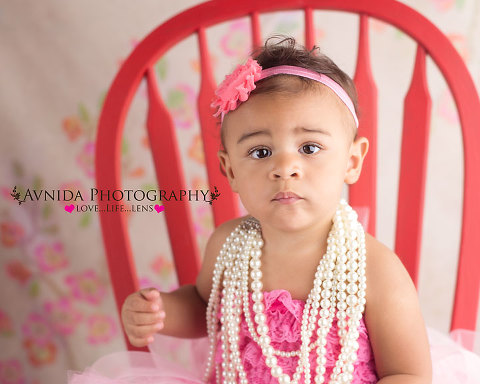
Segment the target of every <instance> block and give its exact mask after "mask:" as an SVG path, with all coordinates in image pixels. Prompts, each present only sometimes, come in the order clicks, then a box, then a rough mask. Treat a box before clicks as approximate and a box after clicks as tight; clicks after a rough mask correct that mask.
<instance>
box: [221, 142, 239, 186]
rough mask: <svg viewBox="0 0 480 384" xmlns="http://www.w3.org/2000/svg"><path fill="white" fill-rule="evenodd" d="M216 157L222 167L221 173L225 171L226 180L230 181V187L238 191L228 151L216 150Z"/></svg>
mask: <svg viewBox="0 0 480 384" xmlns="http://www.w3.org/2000/svg"><path fill="white" fill-rule="evenodd" d="M217 157H218V159H219V160H220V168H223V171H224V172H222V173H225V175H226V176H227V178H228V182H229V183H230V187H231V188H232V191H233V192H238V189H237V182H236V179H235V175H234V173H233V169H232V165H231V163H230V157H229V156H228V153H227V152H226V151H224V150H220V151H218V152H217Z"/></svg>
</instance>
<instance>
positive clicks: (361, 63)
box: [348, 14, 378, 236]
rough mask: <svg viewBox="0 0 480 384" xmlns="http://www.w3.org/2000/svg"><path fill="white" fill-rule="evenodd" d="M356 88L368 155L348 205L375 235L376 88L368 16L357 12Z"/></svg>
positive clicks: (360, 126) (361, 127)
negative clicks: (364, 220) (365, 215)
mask: <svg viewBox="0 0 480 384" xmlns="http://www.w3.org/2000/svg"><path fill="white" fill-rule="evenodd" d="M354 82H355V86H356V87H357V91H358V106H359V110H360V111H359V115H360V116H359V120H360V123H359V127H358V135H359V136H365V137H366V138H368V140H369V149H368V155H367V157H366V159H365V161H364V163H363V168H362V176H361V177H360V179H359V180H358V181H357V182H356V183H355V184H353V185H350V186H349V196H348V199H349V202H350V205H351V206H352V207H353V208H355V209H357V210H358V211H359V216H360V215H361V214H362V213H365V212H366V214H367V215H368V219H367V222H368V228H367V230H368V232H369V233H370V234H372V235H373V236H375V227H376V225H375V222H376V201H377V197H376V196H377V109H378V107H377V87H376V85H375V81H374V80H373V76H372V69H371V66H370V47H369V37H368V17H367V16H366V15H364V14H362V15H360V28H359V38H358V54H357V66H356V69H355V76H354Z"/></svg>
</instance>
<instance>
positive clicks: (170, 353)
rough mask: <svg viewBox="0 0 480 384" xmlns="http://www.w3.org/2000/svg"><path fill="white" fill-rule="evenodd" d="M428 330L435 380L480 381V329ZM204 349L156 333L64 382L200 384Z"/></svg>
mask: <svg viewBox="0 0 480 384" xmlns="http://www.w3.org/2000/svg"><path fill="white" fill-rule="evenodd" d="M427 331H428V338H429V342H430V351H431V355H432V367H433V381H432V382H433V384H480V332H473V331H466V330H456V331H453V332H451V333H450V335H449V336H447V335H445V334H443V333H441V332H438V331H436V330H434V329H432V328H429V327H427ZM466 348H471V349H472V351H470V350H468V349H466ZM207 352H208V340H207V338H201V339H177V338H173V337H168V336H161V335H157V336H156V338H155V341H154V342H153V343H152V344H151V346H150V353H148V352H126V351H123V352H116V353H112V354H109V355H106V356H104V357H102V358H100V359H99V360H97V361H96V362H95V363H94V364H93V365H92V366H91V367H90V368H88V369H86V370H85V371H84V372H73V371H69V372H68V376H69V380H68V383H69V384H86V383H88V384H113V383H119V384H127V383H128V384H164V383H165V384H167V383H168V384H176V383H186V384H200V383H202V382H203V376H204V373H205V367H206V356H207ZM212 382H214V380H212Z"/></svg>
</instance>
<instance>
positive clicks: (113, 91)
mask: <svg viewBox="0 0 480 384" xmlns="http://www.w3.org/2000/svg"><path fill="white" fill-rule="evenodd" d="M298 9H301V10H303V12H304V17H305V42H306V46H307V48H311V47H313V45H314V23H313V11H314V10H336V11H345V12H351V13H356V14H358V15H359V18H360V30H359V39H358V54H357V64H356V70H355V76H354V81H355V84H356V86H357V90H358V93H359V106H360V109H361V111H362V114H361V118H360V126H359V134H360V135H361V136H366V137H367V138H368V139H369V142H370V148H369V154H368V156H367V158H366V160H365V163H364V168H363V170H362V177H361V178H360V180H359V181H358V182H357V183H356V184H354V185H351V186H350V187H349V202H350V204H351V205H352V206H353V207H354V208H355V209H357V211H358V212H360V214H361V215H363V214H364V213H366V214H368V217H370V220H368V228H367V230H368V232H369V233H371V234H372V235H375V217H376V180H377V174H376V169H377V89H376V86H375V83H374V80H373V77H372V70H371V66H370V53H369V35H368V19H369V18H370V17H375V18H377V19H379V20H382V21H384V22H386V23H389V24H391V25H393V26H395V27H397V28H398V29H400V30H401V31H403V32H404V33H406V34H408V35H409V36H410V37H411V38H412V39H413V40H415V41H416V43H417V53H416V59H415V66H414V70H413V74H412V78H411V84H410V88H409V91H408V94H407V96H406V98H405V101H404V115H403V135H402V144H401V163H400V164H401V165H400V177H399V194H398V204H397V223H396V237H395V252H396V253H397V254H398V255H399V257H400V258H401V260H402V262H403V263H404V265H405V267H406V268H407V270H408V272H409V273H410V275H411V277H412V279H413V281H414V283H415V284H417V282H418V268H419V260H420V245H421V238H422V221H423V208H424V194H425V180H426V171H427V154H428V141H429V130H430V112H431V100H430V95H429V90H428V86H427V80H426V69H425V67H426V66H425V60H426V56H427V55H428V56H430V58H431V59H432V60H433V61H434V62H435V64H436V65H437V66H438V68H439V69H440V71H441V73H442V74H443V76H444V77H445V79H446V82H447V84H448V86H449V87H450V91H451V93H452V95H453V97H454V99H455V103H456V106H457V110H458V115H459V118H460V123H461V128H462V136H463V149H464V172H465V174H464V196H463V216H462V232H461V244H460V250H459V261H458V272H457V282H456V288H455V303H454V308H453V314H452V320H451V326H450V328H451V329H452V330H453V329H456V328H466V329H472V330H473V329H475V322H476V315H477V306H478V299H479V286H480V257H479V250H480V220H479V219H478V218H479V217H480V204H478V203H477V202H476V201H475V200H476V196H477V194H478V191H479V190H480V100H479V97H478V94H477V91H476V89H475V86H474V83H473V81H472V78H471V76H470V74H469V72H468V70H467V67H466V65H465V64H464V62H463V61H462V59H461V57H460V56H459V54H458V53H457V52H456V50H455V48H454V47H453V45H452V44H451V43H450V41H449V40H448V39H447V37H446V36H445V35H444V34H443V33H442V32H441V31H440V30H439V29H438V28H436V27H435V26H434V25H433V24H432V23H431V22H430V21H428V20H427V19H426V18H425V17H423V16H422V15H420V14H419V13H418V12H416V11H414V10H413V9H411V8H409V7H408V6H406V5H404V4H402V3H400V2H398V1H394V0H384V1H382V2H378V1H375V0H363V1H358V0H342V1H339V0H264V1H256V0H244V1H242V2H238V1H232V0H213V1H206V2H205V3H202V4H200V5H198V6H195V7H193V8H190V9H188V10H186V11H184V12H182V13H181V14H178V15H177V16H174V17H172V18H171V19H169V20H168V21H166V22H165V23H163V24H162V25H160V26H159V27H158V28H156V29H155V30H154V31H153V32H151V33H150V34H149V35H148V36H147V37H146V38H145V39H144V40H143V41H142V42H140V43H139V44H138V46H137V47H136V48H135V50H134V51H133V52H132V53H131V55H130V56H129V58H128V59H127V60H126V61H125V62H124V63H123V65H122V67H121V68H120V70H119V72H118V74H117V75H116V77H115V80H114V82H113V84H112V86H111V87H110V90H109V91H108V94H107V96H106V99H105V103H104V106H103V109H102V113H101V116H100V120H99V126H98V134H97V147H96V158H95V166H96V183H97V188H99V189H104V190H106V189H112V190H113V189H121V185H122V183H121V169H120V160H121V137H122V130H123V127H124V123H125V118H126V115H127V111H128V109H129V107H130V105H131V102H132V98H133V96H134V94H135V92H136V90H137V88H138V86H139V84H140V82H141V80H142V79H144V78H146V82H147V86H148V103H149V106H148V117H147V129H148V135H149V142H150V146H151V150H152V154H153V161H154V165H155V172H156V177H157V179H158V184H159V187H161V188H166V187H168V188H169V189H175V190H178V189H186V188H185V177H184V173H183V167H182V164H181V160H180V156H179V150H178V146H177V138H176V133H175V126H174V123H173V119H172V116H171V114H170V113H169V111H168V110H167V108H166V106H165V104H164V102H163V100H162V98H161V95H160V92H159V90H158V86H157V82H156V78H155V75H154V65H155V64H156V62H157V61H158V60H159V59H160V58H161V57H162V55H164V54H165V53H166V52H167V50H169V49H170V48H172V47H173V46H174V45H175V44H177V43H178V42H180V41H181V40H183V39H185V38H187V37H189V36H190V35H193V34H195V35H196V36H197V39H198V47H199V52H200V65H201V84H200V92H199V95H198V111H199V118H200V125H201V137H202V140H203V148H204V152H205V160H206V168H207V174H208V181H209V188H210V191H213V190H214V189H215V187H217V188H218V190H219V191H221V198H219V199H218V200H216V201H215V202H214V204H212V209H213V217H214V222H215V226H218V225H219V224H221V223H222V222H224V221H226V220H229V219H232V218H235V217H237V216H239V211H238V200H237V198H236V195H234V194H233V192H232V191H231V189H230V187H229V185H228V181H227V179H226V177H225V176H223V175H222V174H221V172H220V169H219V164H218V159H217V157H216V152H217V150H218V149H219V147H220V137H219V130H218V121H217V120H216V119H215V118H214V117H213V116H212V113H213V111H212V109H211V107H210V103H211V101H212V99H213V96H214V90H215V88H216V84H215V81H214V77H213V74H212V65H211V60H210V55H209V47H208V41H207V38H206V29H207V28H209V27H212V26H214V25H216V24H219V23H222V22H225V21H228V20H232V19H235V18H239V17H249V18H250V21H251V36H252V43H253V46H254V47H257V46H260V45H261V44H262V39H261V32H260V31H261V28H260V22H259V15H260V14H262V13H265V12H273V11H281V10H298ZM252 48H253V47H252ZM164 164H168V166H165V165H164ZM106 204H107V202H106V201H99V205H100V207H99V208H100V221H101V227H102V233H103V239H104V244H105V250H106V254H107V258H108V264H109V269H110V274H111V280H112V284H113V289H114V292H115V297H116V301H117V306H118V309H119V311H120V309H121V306H122V304H123V301H124V300H125V298H126V296H128V295H129V294H130V293H132V292H134V291H135V290H137V289H138V280H137V276H136V271H135V265H134V262H133V258H132V251H131V246H130V241H129V237H128V232H127V228H126V222H125V218H124V216H123V215H122V214H121V213H118V214H116V213H112V212H109V213H106V212H102V210H103V209H105V208H106ZM163 204H164V206H165V216H166V222H167V227H168V234H169V238H170V243H171V248H172V252H173V257H174V262H175V267H176V271H177V275H178V279H179V283H180V285H183V284H188V283H194V282H195V278H196V275H197V273H198V270H199V267H200V263H201V259H200V255H199V251H198V246H197V244H196V241H195V236H194V229H193V228H194V227H193V224H192V217H191V213H190V210H189V205H188V204H187V203H179V202H172V201H164V202H163ZM129 347H130V348H131V349H133V348H132V347H131V346H130V345H129Z"/></svg>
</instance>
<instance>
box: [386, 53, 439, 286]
mask: <svg viewBox="0 0 480 384" xmlns="http://www.w3.org/2000/svg"><path fill="white" fill-rule="evenodd" d="M431 106H432V101H431V99H430V93H429V92H428V86H427V76H426V69H425V50H424V49H423V48H422V47H421V46H418V47H417V55H416V58H415V68H414V71H413V76H412V82H411V84H410V88H409V90H408V93H407V96H406V97H405V107H404V117H403V131H402V132H403V133H402V148H401V164H400V182H399V193H398V205H397V227H396V229H397V230H396V240H395V252H396V253H397V254H398V255H399V257H400V259H401V260H402V263H403V265H404V266H405V268H406V269H407V271H408V272H409V273H410V277H411V278H412V280H413V282H414V283H415V286H418V268H419V264H420V249H421V245H422V222H423V207H424V197H425V181H426V175H427V157H428V156H427V154H428V138H429V133H430V116H431Z"/></svg>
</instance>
